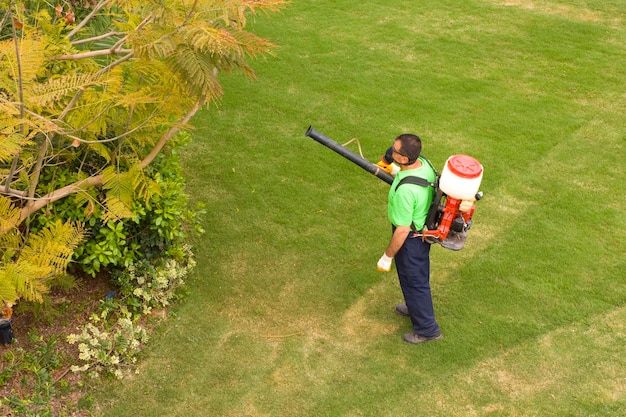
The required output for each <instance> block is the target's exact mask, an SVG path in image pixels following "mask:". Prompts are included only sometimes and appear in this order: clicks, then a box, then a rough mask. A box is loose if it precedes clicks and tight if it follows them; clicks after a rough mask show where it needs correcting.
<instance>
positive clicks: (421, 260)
mask: <svg viewBox="0 0 626 417" xmlns="http://www.w3.org/2000/svg"><path fill="white" fill-rule="evenodd" d="M421 150H422V141H421V140H420V138H419V137H418V136H416V135H412V134H403V135H400V136H398V137H397V138H396V139H395V140H394V142H393V146H392V147H391V151H392V159H393V161H394V162H395V163H396V164H398V165H399V166H400V171H399V172H398V173H397V174H396V177H395V179H394V181H393V184H392V185H391V189H390V190H389V202H388V217H389V221H390V222H391V224H392V230H393V234H392V236H391V241H390V242H389V246H387V249H386V250H385V253H384V254H383V256H382V257H381V258H380V260H379V261H378V265H377V267H378V270H380V271H383V272H389V271H390V270H391V261H392V259H394V258H395V260H396V269H397V271H398V278H399V280H400V287H401V288H402V294H403V295H404V300H405V303H406V304H399V305H397V306H396V312H398V313H399V314H401V315H403V316H408V317H410V318H411V323H412V324H413V333H407V334H405V335H404V336H403V340H404V341H405V342H408V343H423V342H428V341H431V340H439V339H441V338H443V336H442V335H441V330H440V329H439V325H438V324H437V322H436V321H435V313H434V309H433V301H432V296H431V292H430V244H429V243H427V242H425V241H423V240H422V238H421V237H419V236H417V233H415V231H419V230H422V228H423V227H424V223H425V221H426V217H427V214H428V208H429V207H430V203H431V202H432V199H433V194H434V190H433V188H432V187H424V186H421V185H418V184H411V183H406V184H403V185H402V186H400V187H398V183H399V182H400V181H401V180H402V179H403V178H405V177H407V176H417V177H421V178H424V179H426V180H427V181H428V182H433V181H434V180H435V172H434V170H433V168H432V167H431V166H430V164H429V163H427V162H426V160H425V159H423V158H419V156H420V152H421ZM396 187H397V188H396Z"/></svg>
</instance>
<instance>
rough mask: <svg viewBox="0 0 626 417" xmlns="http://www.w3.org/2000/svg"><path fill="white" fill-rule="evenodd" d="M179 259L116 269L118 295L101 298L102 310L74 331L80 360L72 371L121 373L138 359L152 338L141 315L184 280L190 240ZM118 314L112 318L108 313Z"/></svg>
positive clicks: (168, 296) (189, 265)
mask: <svg viewBox="0 0 626 417" xmlns="http://www.w3.org/2000/svg"><path fill="white" fill-rule="evenodd" d="M183 253H184V255H185V256H183V257H182V258H181V259H175V258H166V259H162V260H160V261H159V262H158V263H157V264H156V265H153V264H151V263H149V262H147V261H140V262H136V263H133V264H131V265H129V266H128V267H127V269H126V270H124V271H119V272H117V273H116V274H115V278H116V280H117V282H118V284H119V287H120V290H119V295H116V296H115V297H113V296H112V297H110V298H107V299H105V300H103V301H102V310H101V312H100V314H99V315H98V314H93V315H92V316H91V317H90V321H89V323H87V324H86V325H85V326H83V328H82V331H81V332H80V333H79V334H70V335H69V336H68V337H67V340H68V342H69V343H70V344H75V343H78V351H79V360H80V361H81V362H82V365H75V366H73V367H72V368H71V369H72V371H73V372H89V373H88V375H90V376H92V377H97V376H99V375H102V374H108V375H112V376H114V377H116V378H122V377H123V376H124V375H125V372H124V370H125V369H129V368H130V366H131V365H132V364H134V363H135V362H136V355H137V354H138V353H139V352H140V351H141V349H142V347H143V345H144V344H145V343H146V341H147V340H148V335H147V332H146V330H145V329H144V328H143V327H142V326H140V325H139V324H138V322H139V320H140V319H141V318H142V317H143V316H145V315H147V314H150V313H151V311H152V308H160V307H165V306H167V305H169V303H170V301H171V300H172V299H174V298H175V297H176V296H177V292H176V290H177V289H178V288H179V287H180V286H181V285H183V284H184V279H185V277H186V276H187V274H188V273H189V272H190V271H191V270H192V269H193V268H194V266H195V265H196V262H195V260H194V259H193V253H192V252H191V248H190V247H189V246H188V245H185V246H183ZM114 315H116V316H117V317H118V318H117V320H116V321H115V322H112V323H111V320H110V318H111V317H112V316H114Z"/></svg>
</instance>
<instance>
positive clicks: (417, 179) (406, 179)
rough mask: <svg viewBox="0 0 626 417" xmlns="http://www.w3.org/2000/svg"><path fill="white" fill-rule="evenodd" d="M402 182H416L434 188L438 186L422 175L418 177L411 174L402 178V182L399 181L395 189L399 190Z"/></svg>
mask: <svg viewBox="0 0 626 417" xmlns="http://www.w3.org/2000/svg"><path fill="white" fill-rule="evenodd" d="M402 184H415V185H421V186H422V187H433V188H434V187H435V186H436V184H435V183H434V182H430V181H426V180H425V179H424V178H422V177H416V176H413V175H410V176H408V177H404V178H402V179H401V180H400V182H399V183H398V185H396V188H395V189H394V191H395V190H397V189H398V187H399V186H401V185H402Z"/></svg>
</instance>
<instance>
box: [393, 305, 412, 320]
mask: <svg viewBox="0 0 626 417" xmlns="http://www.w3.org/2000/svg"><path fill="white" fill-rule="evenodd" d="M396 313H398V314H399V315H401V316H404V317H409V308H408V307H407V306H406V304H398V305H397V306H396Z"/></svg>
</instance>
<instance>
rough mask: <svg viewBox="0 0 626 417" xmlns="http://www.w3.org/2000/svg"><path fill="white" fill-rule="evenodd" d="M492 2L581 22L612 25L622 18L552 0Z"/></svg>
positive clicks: (495, 0)
mask: <svg viewBox="0 0 626 417" xmlns="http://www.w3.org/2000/svg"><path fill="white" fill-rule="evenodd" d="M492 2H493V3H495V4H499V5H501V6H505V7H518V8H522V9H527V10H532V11H534V12H537V13H543V14H547V15H559V16H563V17H564V18H567V19H569V20H578V21H581V22H594V23H609V24H612V25H619V24H621V23H622V19H621V18H620V17H619V16H605V15H603V14H602V13H600V12H598V11H595V10H590V9H588V8H586V7H582V6H580V5H572V4H558V3H556V2H553V1H550V2H549V1H538V0H493V1H492Z"/></svg>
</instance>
